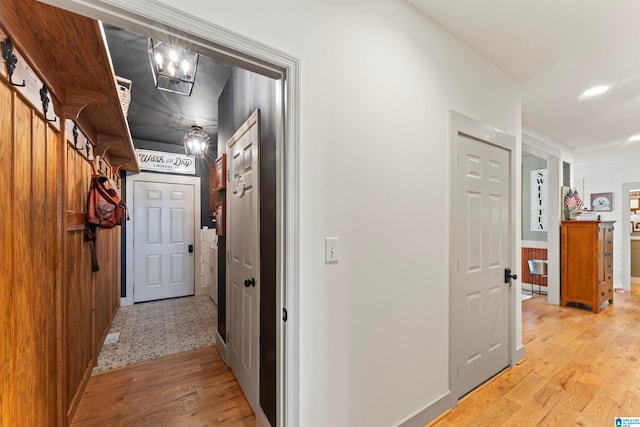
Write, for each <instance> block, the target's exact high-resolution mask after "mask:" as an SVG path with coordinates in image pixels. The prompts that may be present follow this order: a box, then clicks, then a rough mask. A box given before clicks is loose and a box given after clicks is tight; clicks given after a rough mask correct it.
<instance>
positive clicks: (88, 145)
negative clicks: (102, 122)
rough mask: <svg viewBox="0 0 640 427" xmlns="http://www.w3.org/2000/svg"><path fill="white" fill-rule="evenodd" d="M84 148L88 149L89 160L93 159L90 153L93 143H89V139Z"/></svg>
mask: <svg viewBox="0 0 640 427" xmlns="http://www.w3.org/2000/svg"><path fill="white" fill-rule="evenodd" d="M84 148H85V149H86V150H87V160H91V158H90V156H89V153H90V152H91V144H90V143H89V141H87V143H86V144H85V146H84Z"/></svg>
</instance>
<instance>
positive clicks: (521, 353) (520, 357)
mask: <svg viewBox="0 0 640 427" xmlns="http://www.w3.org/2000/svg"><path fill="white" fill-rule="evenodd" d="M524 355H525V349H524V345H521V346H520V347H518V348H516V354H515V356H516V360H515V362H516V364H518V363H520V362H522V360H523V359H524ZM514 366H515V365H514Z"/></svg>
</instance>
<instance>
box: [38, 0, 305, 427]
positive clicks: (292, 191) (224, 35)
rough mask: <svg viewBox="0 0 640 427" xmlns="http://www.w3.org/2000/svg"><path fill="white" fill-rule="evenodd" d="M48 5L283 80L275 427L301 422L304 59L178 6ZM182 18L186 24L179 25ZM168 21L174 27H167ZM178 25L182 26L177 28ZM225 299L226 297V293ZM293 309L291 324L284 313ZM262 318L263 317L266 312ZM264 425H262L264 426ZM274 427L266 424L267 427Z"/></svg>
mask: <svg viewBox="0 0 640 427" xmlns="http://www.w3.org/2000/svg"><path fill="white" fill-rule="evenodd" d="M45 2H46V3H48V4H51V5H53V6H58V7H62V8H65V9H67V10H70V11H72V12H75V13H80V14H82V15H85V16H88V17H91V18H94V19H99V20H102V21H104V22H106V23H109V24H112V25H117V26H118V27H120V28H124V29H126V30H128V31H132V32H136V33H139V34H146V35H154V36H162V37H164V38H171V39H172V40H180V41H182V42H185V43H188V44H189V45H190V46H191V48H192V49H194V50H198V51H199V52H200V53H202V54H206V55H209V56H211V57H215V58H220V59H221V60H226V61H229V62H230V63H232V64H234V65H236V66H239V67H242V68H243V69H245V70H249V71H252V72H255V73H257V74H260V75H263V76H266V77H269V78H273V79H276V80H277V81H278V84H277V85H276V103H277V106H276V115H275V126H274V127H275V134H276V139H275V143H274V150H273V157H274V161H275V176H274V187H275V190H274V192H275V203H274V205H275V227H274V230H273V236H274V237H273V238H274V240H275V245H274V246H275V248H276V250H275V263H274V271H275V278H276V279H275V292H274V298H273V301H272V307H271V308H272V310H271V311H270V313H269V314H270V320H272V321H273V322H274V324H275V357H273V355H271V356H272V358H273V359H274V364H275V370H276V376H275V378H276V380H275V382H276V384H275V394H274V395H275V400H276V417H275V419H276V421H275V422H274V423H273V424H275V425H285V424H286V425H297V424H299V423H298V405H299V403H298V401H299V396H298V389H299V387H298V384H299V375H298V354H299V350H298V348H299V338H298V310H297V308H298V287H297V283H298V280H297V278H298V277H299V260H298V253H299V251H298V247H299V241H298V239H299V232H298V227H299V226H298V223H299V222H298V211H299V209H298V203H299V202H298V199H299V197H298V182H299V179H298V148H297V147H298V129H299V124H298V121H299V71H298V70H299V62H298V60H297V59H296V58H294V57H292V56H289V55H287V54H285V53H283V52H282V51H280V50H276V49H273V48H270V47H268V46H266V45H264V44H262V43H259V42H257V41H254V40H251V39H249V38H247V37H244V36H242V35H238V34H236V33H233V32H230V31H228V30H226V29H224V28H221V27H218V26H216V25H215V24H213V23H203V21H202V20H201V19H198V18H196V17H194V16H191V15H185V14H184V13H182V12H179V11H177V10H176V9H174V8H172V7H171V6H168V5H165V4H162V3H153V7H147V6H148V5H147V4H145V2H136V3H133V4H127V5H126V7H124V6H118V5H117V4H114V2H104V1H101V0H87V1H83V2H78V1H75V0H45ZM176 16H180V19H179V20H175V19H174V18H175V17H176ZM167 22H171V23H172V24H169V25H167V24H166V23H167ZM174 23H175V24H174ZM219 299H220V300H221V299H222V296H219ZM285 309H286V312H287V316H286V319H287V321H286V323H285V321H284V320H282V319H283V316H282V313H284V312H285ZM261 313H262V312H261ZM258 423H259V424H261V422H260V421H258ZM265 425H266V424H265Z"/></svg>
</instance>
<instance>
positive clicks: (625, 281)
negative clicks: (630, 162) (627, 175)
mask: <svg viewBox="0 0 640 427" xmlns="http://www.w3.org/2000/svg"><path fill="white" fill-rule="evenodd" d="M637 188H640V182H623V183H622V193H621V194H622V225H621V226H620V236H621V239H622V253H621V254H618V255H615V254H614V256H621V257H622V289H624V290H625V291H627V292H630V291H631V235H630V234H629V231H627V230H628V227H629V226H628V225H627V224H629V222H630V221H631V213H630V212H629V192H630V191H631V190H635V189H637Z"/></svg>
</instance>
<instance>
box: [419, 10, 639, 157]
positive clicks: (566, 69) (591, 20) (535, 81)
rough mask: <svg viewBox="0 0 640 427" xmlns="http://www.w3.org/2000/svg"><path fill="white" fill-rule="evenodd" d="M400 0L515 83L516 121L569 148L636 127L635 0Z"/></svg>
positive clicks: (621, 139) (617, 138) (606, 140)
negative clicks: (597, 91) (518, 95)
mask: <svg viewBox="0 0 640 427" xmlns="http://www.w3.org/2000/svg"><path fill="white" fill-rule="evenodd" d="M407 1H408V2H409V3H411V4H413V5H414V6H415V7H417V8H418V9H419V10H421V11H422V12H423V13H425V14H426V15H427V16H429V17H430V18H431V19H432V20H434V21H435V22H437V23H438V24H439V25H441V26H442V27H444V28H445V29H446V30H447V31H449V32H450V33H452V34H454V35H455V36H456V37H458V38H459V39H461V40H462V41H463V42H464V43H466V44H467V45H468V46H470V47H471V48H473V49H474V50H476V51H477V52H479V53H480V54H481V55H482V56H484V57H485V58H487V59H488V60H489V61H491V62H492V63H494V64H495V65H496V66H498V67H499V68H501V69H502V70H504V71H505V72H507V73H508V74H509V75H511V76H512V77H513V78H515V79H516V80H517V81H519V82H521V83H522V84H523V93H522V119H523V123H524V125H526V126H528V127H531V128H533V129H535V130H537V131H539V132H541V133H543V134H545V135H547V136H549V137H551V138H553V139H555V140H556V141H558V142H560V143H562V144H564V145H567V146H569V147H572V148H575V149H580V148H584V147H589V146H594V145H603V144H624V143H626V141H627V138H628V137H629V136H631V135H633V134H640V31H639V22H638V21H639V20H640V1H638V0H407ZM595 85H609V86H610V89H609V91H608V92H607V93H605V94H603V95H600V96H598V97H593V98H589V99H584V100H582V101H580V100H578V97H579V96H580V94H581V93H582V92H583V91H584V90H586V89H588V88H589V87H592V86H595Z"/></svg>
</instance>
